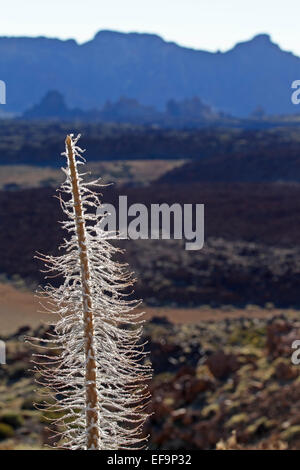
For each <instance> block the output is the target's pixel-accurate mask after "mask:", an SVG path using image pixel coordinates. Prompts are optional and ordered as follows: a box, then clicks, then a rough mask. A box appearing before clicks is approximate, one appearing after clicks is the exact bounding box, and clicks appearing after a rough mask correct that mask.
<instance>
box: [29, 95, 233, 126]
mask: <svg viewBox="0 0 300 470" xmlns="http://www.w3.org/2000/svg"><path fill="white" fill-rule="evenodd" d="M223 117H224V116H223V115H222V114H218V113H216V112H215V111H213V110H212V109H211V108H210V107H209V106H208V105H205V104H204V103H202V101H201V100H200V99H199V98H198V97H194V98H192V99H187V100H184V101H175V100H170V101H168V102H167V105H166V108H165V110H164V111H158V110H157V109H155V108H154V107H152V106H144V105H142V104H140V103H139V102H138V101H137V100H136V99H134V98H126V97H121V98H120V99H119V100H118V101H116V102H113V103H112V102H111V101H107V102H106V103H105V105H104V106H103V108H102V109H101V110H95V109H94V110H88V111H83V110H81V109H78V108H74V109H70V108H68V106H67V105H66V103H65V99H64V97H63V95H62V94H61V93H60V92H58V91H56V90H52V91H49V92H48V93H47V94H46V95H45V96H44V97H43V98H42V100H41V102H40V103H38V104H36V105H34V106H32V107H31V108H30V109H28V110H27V111H25V112H24V113H23V115H22V118H24V119H34V120H36V119H37V120H44V119H46V120H60V121H70V120H77V119H78V120H84V121H88V122H89V121H90V122H93V121H94V122H95V121H98V122H116V123H131V124H159V125H162V126H174V127H176V126H189V125H193V124H200V125H201V124H205V123H211V122H216V121H218V120H219V119H220V118H223Z"/></svg>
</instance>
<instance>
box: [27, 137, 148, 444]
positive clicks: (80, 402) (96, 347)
mask: <svg viewBox="0 0 300 470" xmlns="http://www.w3.org/2000/svg"><path fill="white" fill-rule="evenodd" d="M78 138H79V136H78V137H77V138H74V137H73V135H68V136H67V138H66V142H65V144H66V151H65V153H63V154H62V155H63V156H65V157H66V160H67V166H66V168H63V171H64V173H65V175H66V180H65V182H64V183H63V184H62V186H61V187H60V189H59V190H58V191H59V200H60V204H61V207H62V211H63V213H64V214H65V220H64V221H62V222H61V224H62V228H63V229H64V230H65V231H66V233H67V236H66V238H65V239H64V242H63V244H62V246H61V247H60V250H61V251H62V253H61V255H59V256H47V255H41V254H39V255H38V258H39V259H41V260H42V261H43V262H44V264H45V272H47V277H52V276H59V279H62V282H61V284H60V285H59V286H58V287H56V286H53V285H52V284H53V283H52V284H48V285H46V286H45V287H43V288H41V293H40V294H41V297H42V305H43V308H44V310H46V311H47V312H49V313H50V314H51V315H52V316H53V318H54V319H55V320H54V321H53V322H51V325H52V330H51V333H49V336H48V337H47V339H41V338H37V342H38V345H39V347H41V348H44V351H41V354H35V359H34V363H35V368H36V370H37V373H38V376H39V378H38V381H39V382H40V383H42V384H43V386H44V390H45V393H47V395H48V399H47V400H46V405H45V407H46V409H47V411H48V415H50V414H51V416H55V419H54V422H53V425H54V428H55V430H56V433H57V440H58V441H59V445H60V446H61V447H63V448H68V449H72V450H76V449H86V450H107V449H109V450H117V449H133V448H140V447H141V446H143V445H144V442H145V437H143V434H142V428H143V425H144V421H145V419H146V418H147V411H146V408H147V404H148V399H149V394H148V390H147V385H146V382H147V380H148V379H149V378H150V375H151V370H150V368H149V365H148V364H147V362H146V361H145V352H144V348H143V346H144V345H143V344H141V333H142V323H143V320H142V319H141V315H142V314H141V313H137V310H136V308H137V306H138V303H139V302H137V301H135V300H131V296H130V291H129V290H128V289H131V286H132V284H133V279H132V277H131V274H130V273H128V272H127V269H126V265H124V264H120V263H119V262H117V261H116V260H115V259H114V255H115V254H116V253H117V252H119V251H120V249H118V248H117V247H116V246H114V245H112V244H111V242H110V241H109V236H108V233H107V232H106V231H105V230H102V229H101V226H99V221H100V219H101V217H103V216H99V215H97V208H98V207H101V203H100V201H99V194H98V193H97V192H95V191H96V190H97V186H102V185H101V184H100V181H99V179H98V180H96V181H91V182H86V181H85V178H86V173H80V172H79V171H78V170H79V165H83V164H84V163H85V160H84V158H83V156H82V150H81V149H80V148H79V147H78V145H77V142H78ZM99 227H100V228H99Z"/></svg>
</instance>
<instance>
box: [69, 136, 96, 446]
mask: <svg viewBox="0 0 300 470" xmlns="http://www.w3.org/2000/svg"><path fill="white" fill-rule="evenodd" d="M66 147H67V156H68V162H69V170H70V175H71V182H72V193H73V202H74V212H75V220H76V233H77V241H78V247H79V256H80V269H81V283H82V305H83V322H84V340H85V387H86V395H85V397H86V434H87V438H86V446H87V450H96V449H99V440H100V436H99V426H98V425H99V423H98V393H97V384H96V360H95V347H94V319H93V307H92V297H91V291H90V286H89V280H90V270H89V260H88V253H87V244H86V229H85V220H84V214H83V210H82V202H81V196H80V191H79V182H78V173H77V167H76V161H75V156H74V151H73V147H72V139H71V137H70V136H69V135H68V136H67V138H66Z"/></svg>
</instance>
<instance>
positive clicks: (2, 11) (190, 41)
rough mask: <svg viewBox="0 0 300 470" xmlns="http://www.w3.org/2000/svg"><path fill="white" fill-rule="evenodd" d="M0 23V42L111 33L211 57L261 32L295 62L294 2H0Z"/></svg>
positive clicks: (298, 21) (299, 38) (299, 48)
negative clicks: (151, 37) (155, 39)
mask: <svg viewBox="0 0 300 470" xmlns="http://www.w3.org/2000/svg"><path fill="white" fill-rule="evenodd" d="M0 18H1V22H0V36H40V35H44V36H49V37H59V38H62V39H67V38H75V39H76V40H77V41H78V42H84V41H87V40H89V39H91V38H92V37H93V36H94V34H95V33H96V32H97V31H99V30H100V29H113V30H118V31H124V32H128V31H137V32H149V33H157V34H159V35H161V36H162V37H163V38H164V39H166V40H168V41H174V42H177V43H179V44H181V45H184V46H188V47H194V48H197V49H206V50H210V51H216V50H222V51H223V50H227V49H229V48H231V47H232V46H233V45H234V44H235V43H236V42H239V41H243V40H247V39H249V38H251V37H252V36H254V35H255V34H258V33H263V32H264V33H269V34H270V35H271V37H272V39H273V41H274V42H276V43H278V44H279V45H280V46H281V47H282V48H283V49H285V50H289V51H292V52H294V53H295V54H297V55H299V56H300V1H299V0H285V1H281V0H275V1H274V0H83V1H78V0H9V1H4V0H0Z"/></svg>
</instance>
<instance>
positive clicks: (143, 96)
mask: <svg viewBox="0 0 300 470" xmlns="http://www.w3.org/2000/svg"><path fill="white" fill-rule="evenodd" d="M299 78H300V58H299V57H296V56H294V55H293V54H292V53H290V52H285V51H282V50H281V49H280V48H279V46H278V45H276V44H274V43H273V42H272V41H271V39H270V37H269V36H268V35H266V34H261V35H258V36H255V37H254V38H253V39H251V40H249V41H246V42H242V43H239V44H237V45H236V46H235V47H234V48H233V49H231V50H229V51H227V52H224V53H221V52H216V53H211V52H206V51H198V50H194V49H188V48H184V47H180V46H179V45H177V44H175V43H171V42H165V41H164V40H163V39H161V38H160V37H159V36H156V35H152V34H137V33H129V34H125V33H119V32H114V31H100V32H99V33H98V34H96V36H95V37H94V39H93V40H91V41H88V42H86V43H84V44H82V45H79V44H77V43H76V41H74V40H68V41H61V40H58V39H48V38H44V37H39V38H25V37H20V38H8V37H2V38H0V79H1V80H4V81H5V82H6V84H7V105H6V109H7V111H14V112H24V111H25V110H26V109H28V108H29V107H32V106H33V105H34V104H35V103H38V102H39V101H40V100H41V99H42V97H43V96H44V95H45V94H46V93H47V92H48V90H53V89H55V90H58V91H59V92H60V93H62V94H63V95H64V96H65V97H66V103H67V104H68V106H69V107H71V108H81V109H83V110H87V109H91V108H99V107H102V106H103V105H104V104H105V102H106V101H107V100H111V101H117V100H118V99H119V98H120V96H126V97H128V98H131V99H136V100H138V101H139V102H140V103H141V104H143V105H145V106H154V107H157V108H158V109H160V110H162V109H163V107H164V106H165V104H166V102H167V101H169V100H171V99H175V100H179V101H182V100H185V99H191V98H192V97H194V96H198V97H200V98H201V99H202V100H203V101H204V102H205V103H208V104H209V105H210V106H212V107H214V108H215V109H217V110H219V111H224V112H225V113H229V114H232V115H236V116H240V117H242V116H246V115H248V114H249V113H252V112H253V111H254V110H255V109H257V108H258V107H262V108H263V109H264V110H265V112H266V113H268V114H278V113H295V112H297V111H298V109H297V107H296V106H295V105H292V104H291V99H290V97H291V88H290V87H291V83H292V81H294V80H296V79H299Z"/></svg>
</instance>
